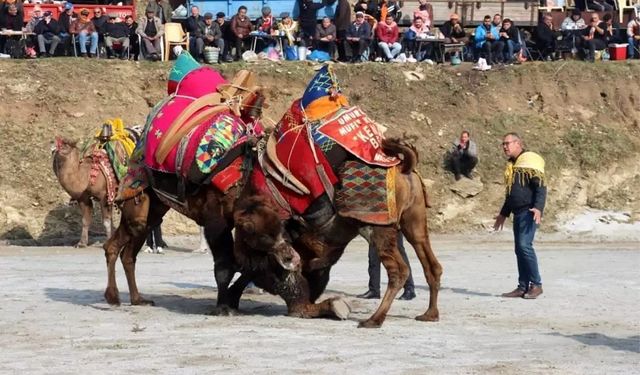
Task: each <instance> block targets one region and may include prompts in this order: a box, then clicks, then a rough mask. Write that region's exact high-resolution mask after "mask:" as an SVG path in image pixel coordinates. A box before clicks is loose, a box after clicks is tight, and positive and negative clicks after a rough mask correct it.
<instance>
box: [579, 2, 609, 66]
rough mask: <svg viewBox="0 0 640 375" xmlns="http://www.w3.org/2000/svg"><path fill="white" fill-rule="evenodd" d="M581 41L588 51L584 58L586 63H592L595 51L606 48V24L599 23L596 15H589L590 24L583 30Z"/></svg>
mask: <svg viewBox="0 0 640 375" xmlns="http://www.w3.org/2000/svg"><path fill="white" fill-rule="evenodd" d="M582 39H583V40H584V46H585V48H587V49H589V52H588V53H587V55H586V56H585V60H586V61H589V62H594V61H595V56H596V50H603V49H605V48H607V24H606V23H605V22H603V21H600V17H599V16H598V13H593V14H592V15H591V22H590V23H589V26H588V27H587V28H585V34H584V36H583V37H582Z"/></svg>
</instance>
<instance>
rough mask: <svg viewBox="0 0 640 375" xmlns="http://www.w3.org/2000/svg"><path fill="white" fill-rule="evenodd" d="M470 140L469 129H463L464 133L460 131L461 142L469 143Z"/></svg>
mask: <svg viewBox="0 0 640 375" xmlns="http://www.w3.org/2000/svg"><path fill="white" fill-rule="evenodd" d="M467 142H469V131H468V130H463V131H462V133H460V143H465V144H466V143H467Z"/></svg>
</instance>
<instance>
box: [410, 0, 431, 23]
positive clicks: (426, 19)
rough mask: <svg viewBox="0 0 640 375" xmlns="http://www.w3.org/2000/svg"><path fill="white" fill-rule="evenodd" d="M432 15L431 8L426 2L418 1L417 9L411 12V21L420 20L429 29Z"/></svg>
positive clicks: (424, 0)
mask: <svg viewBox="0 0 640 375" xmlns="http://www.w3.org/2000/svg"><path fill="white" fill-rule="evenodd" d="M432 13H433V7H432V6H431V4H429V3H428V2H427V0H418V9H417V10H415V11H414V12H413V19H414V20H415V19H416V18H421V19H422V23H423V24H424V25H425V26H426V27H427V28H431V14H432Z"/></svg>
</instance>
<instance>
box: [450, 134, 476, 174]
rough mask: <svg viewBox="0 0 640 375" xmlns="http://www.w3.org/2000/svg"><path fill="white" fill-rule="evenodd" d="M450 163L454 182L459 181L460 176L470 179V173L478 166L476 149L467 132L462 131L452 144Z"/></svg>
mask: <svg viewBox="0 0 640 375" xmlns="http://www.w3.org/2000/svg"><path fill="white" fill-rule="evenodd" d="M450 161H451V168H452V169H453V173H454V175H455V178H456V181H458V180H460V178H462V176H465V177H466V178H468V179H472V176H471V172H472V171H473V168H475V167H476V164H478V147H477V146H476V143H475V142H474V141H472V140H471V139H470V136H469V131H467V130H463V131H462V133H460V138H459V139H456V140H455V141H454V142H453V149H452V150H451V153H450Z"/></svg>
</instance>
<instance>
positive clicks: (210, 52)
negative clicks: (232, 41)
mask: <svg viewBox="0 0 640 375" xmlns="http://www.w3.org/2000/svg"><path fill="white" fill-rule="evenodd" d="M219 57H220V48H216V47H205V48H204V61H206V62H207V63H208V64H215V63H217V62H218V58H219Z"/></svg>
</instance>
